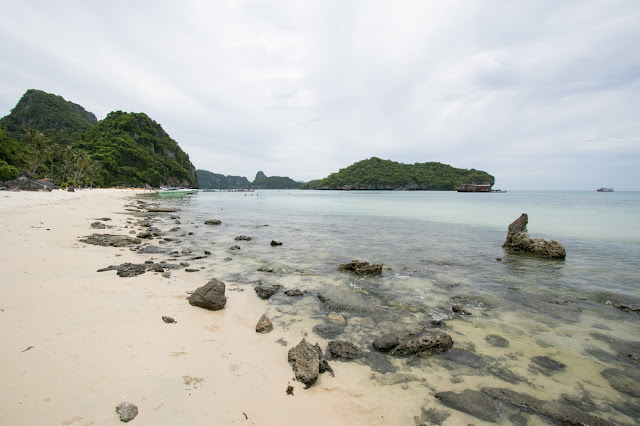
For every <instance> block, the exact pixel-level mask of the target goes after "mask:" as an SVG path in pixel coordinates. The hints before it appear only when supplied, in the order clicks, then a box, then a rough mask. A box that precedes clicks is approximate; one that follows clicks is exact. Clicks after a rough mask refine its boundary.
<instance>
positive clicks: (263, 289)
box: [253, 283, 282, 300]
mask: <svg viewBox="0 0 640 426" xmlns="http://www.w3.org/2000/svg"><path fill="white" fill-rule="evenodd" d="M281 288H282V286H281V285H279V284H262V283H258V285H257V286H255V287H254V288H253V289H254V290H255V291H256V294H257V295H258V297H259V298H260V299H262V300H268V299H269V298H270V297H271V296H273V295H274V294H276V293H277V292H278V290H280V289H281Z"/></svg>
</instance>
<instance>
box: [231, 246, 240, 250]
mask: <svg viewBox="0 0 640 426" xmlns="http://www.w3.org/2000/svg"><path fill="white" fill-rule="evenodd" d="M229 250H240V246H237V245H236V246H231V247H229Z"/></svg>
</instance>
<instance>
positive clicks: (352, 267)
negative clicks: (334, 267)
mask: <svg viewBox="0 0 640 426" xmlns="http://www.w3.org/2000/svg"><path fill="white" fill-rule="evenodd" d="M338 270H339V271H347V272H353V273H354V274H356V275H380V274H381V273H382V263H374V264H373V265H369V262H360V261H359V260H352V261H351V262H349V263H343V264H341V265H340V266H339V267H338Z"/></svg>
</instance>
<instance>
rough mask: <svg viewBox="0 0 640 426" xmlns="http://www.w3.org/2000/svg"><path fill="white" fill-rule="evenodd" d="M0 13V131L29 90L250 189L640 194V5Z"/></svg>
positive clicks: (186, 4) (43, 3)
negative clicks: (376, 161) (363, 182)
mask: <svg viewBox="0 0 640 426" xmlns="http://www.w3.org/2000/svg"><path fill="white" fill-rule="evenodd" d="M0 5H1V8H0V10H2V17H1V19H0V57H1V58H2V59H1V60H0V116H4V115H7V114H8V113H9V112H10V110H11V108H13V107H14V106H15V104H16V103H17V102H18V100H19V99H20V97H21V96H22V94H23V93H24V92H25V91H26V90H27V89H31V88H33V89H39V90H44V91H46V92H49V93H55V94H57V95H61V96H62V97H64V98H65V99H66V100H69V101H72V102H75V103H78V104H80V105H82V106H84V107H85V108H86V109H87V110H89V111H91V112H93V113H94V114H96V116H97V117H98V119H103V118H104V117H105V116H106V115H107V114H108V113H109V112H110V111H113V110H122V111H127V112H145V113H147V114H148V115H149V116H150V117H151V118H152V119H154V120H155V121H156V122H158V123H160V124H161V125H162V127H163V128H164V130H165V131H167V132H168V133H169V135H170V136H171V137H172V138H174V139H175V140H176V141H177V142H178V143H179V145H180V146H181V147H182V149H183V150H185V151H186V152H187V153H188V154H189V155H190V158H191V161H192V162H193V163H194V165H195V166H196V167H197V168H201V169H206V170H210V171H212V172H215V173H222V174H232V175H240V176H247V177H248V178H249V180H253V178H254V177H255V174H256V172H257V171H258V170H262V171H264V173H265V174H266V175H268V176H289V177H291V178H293V179H295V180H304V181H307V180H311V179H317V178H322V177H325V176H327V175H328V174H330V173H332V172H335V171H338V170H339V169H340V168H344V167H346V166H349V165H350V164H352V163H354V162H356V161H359V160H362V159H365V158H369V157H372V156H376V157H380V158H384V159H391V160H394V161H399V162H403V163H415V162H427V161H438V162H442V163H447V164H450V165H452V166H454V167H460V168H476V169H480V170H485V171H487V172H489V173H491V174H493V175H494V176H495V177H496V185H495V187H498V188H502V189H507V190H510V189H586V190H593V189H595V188H597V187H600V186H612V187H614V188H615V189H616V190H625V189H626V190H640V1H638V0H629V1H624V0H620V1H617V0H603V1H583V0H580V1H570V0H564V1H558V0H551V1H545V0H531V1H529V0H516V1H514V0H504V1H498V0H495V1H482V0H464V1H454V0H446V1H445V0H442V1H427V0H417V1H404V0H394V1H386V2H383V1H373V0H363V1H349V0H340V1H328V0H318V1H304V0H292V1H283V0H270V1H257V0H256V1H239V0H229V1H218V0H211V1H204V0H203V1H161V0H155V1H136V0H126V1H121V0H110V1H51V0H20V1H8V0H0Z"/></svg>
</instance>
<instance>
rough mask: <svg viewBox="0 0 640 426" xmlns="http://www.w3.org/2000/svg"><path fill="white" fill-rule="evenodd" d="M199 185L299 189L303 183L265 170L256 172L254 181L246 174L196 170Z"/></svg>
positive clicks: (204, 186) (214, 187) (204, 187)
mask: <svg viewBox="0 0 640 426" xmlns="http://www.w3.org/2000/svg"><path fill="white" fill-rule="evenodd" d="M196 172H197V174H198V185H199V186H200V188H202V189H209V188H210V189H236V188H253V189H297V188H300V186H301V185H302V184H301V183H299V182H296V181H294V180H293V179H291V178H288V177H282V176H267V175H265V174H264V173H263V172H258V173H256V178H255V180H254V181H253V182H249V179H247V178H246V177H244V176H225V175H221V174H217V173H212V172H210V171H208V170H196Z"/></svg>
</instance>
